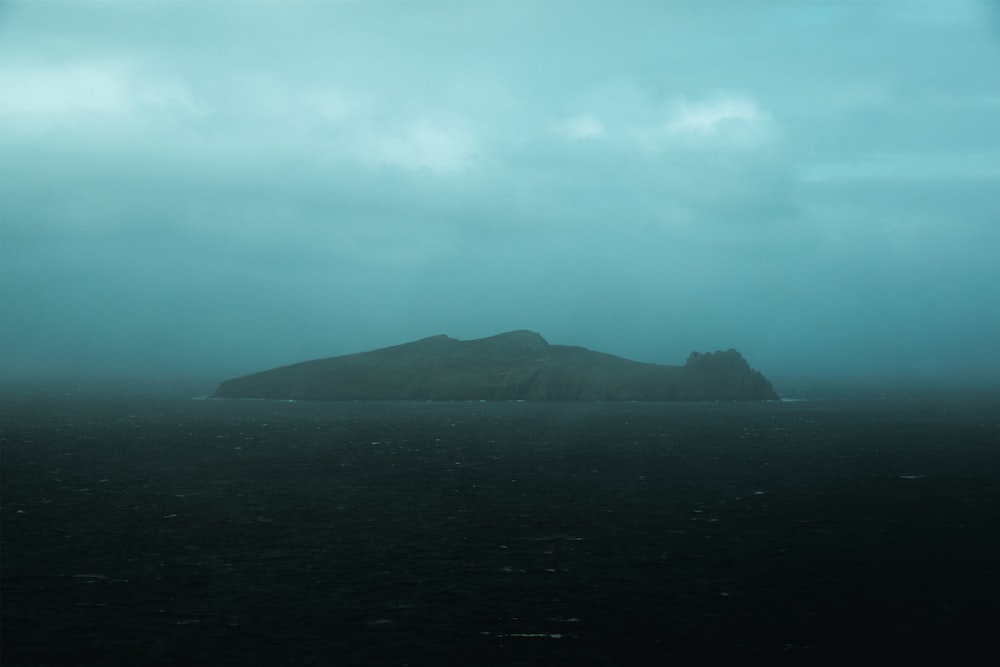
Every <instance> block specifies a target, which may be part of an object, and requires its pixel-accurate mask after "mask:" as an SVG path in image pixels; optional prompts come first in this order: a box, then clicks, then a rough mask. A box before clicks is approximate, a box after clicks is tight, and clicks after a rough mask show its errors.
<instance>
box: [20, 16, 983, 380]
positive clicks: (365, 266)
mask: <svg viewBox="0 0 1000 667" xmlns="http://www.w3.org/2000/svg"><path fill="white" fill-rule="evenodd" d="M997 72H1000V8H998V6H997V5H996V4H995V3H990V2H987V1H986V0H981V1H980V0H953V1H949V2H936V1H921V0H916V1H914V2H907V3H900V2H892V1H889V0H882V1H880V0H874V1H872V2H864V3H861V2H857V3H855V2H851V3H847V2H832V1H824V0H817V1H813V2H802V1H801V0H767V1H763V0H762V1H751V2H744V3H733V2H711V1H709V2H705V1H704V0H699V1H697V2H695V1H688V0H680V1H672V2H659V1H656V2H654V1H652V0H650V1H643V0H640V1H638V2H615V1H612V0H606V1H596V2H564V1H559V2H557V1H550V0H538V1H536V2H530V3H528V2H524V3H521V2H509V1H501V0H484V1H483V2H475V3H458V2H452V1H447V0H429V1H427V2H420V3H412V2H396V1H393V0H386V1H374V2H347V1H336V0H335V1H333V2H319V1H301V0H289V1H284V2H276V1H273V2H272V1H269V0H260V1H256V2H247V3H224V2H183V3H178V2H167V1H165V0H147V1H141V2H135V1H124V0H121V1H118V0H102V1H97V0H72V1H70V0H49V1H47V2H31V1H29V0H7V1H6V2H3V3H0V378H2V381H3V382H25V381H35V380H44V379H46V378H80V379H101V380H105V379H116V378H118V379H135V378H138V377H159V378H185V377H198V378H205V377H213V378H217V379H218V380H219V381H221V380H223V379H226V378H231V377H237V376H240V375H243V374H247V373H251V372H255V371H259V370H263V369H266V368H273V367H276V366H281V365H285V364H290V363H294V362H299V361H305V360H309V359H317V358H323V357H331V356H338V355H342V354H349V353H354V352H364V351H368V350H372V349H376V348H380V347H386V346H390V345H395V344H400V343H405V342H408V341H412V340H417V339H420V338H424V337H427V336H432V335H437V334H447V335H449V336H452V337H455V338H459V339H463V340H465V339H473V338H482V337H486V336H491V335H494V334H498V333H501V332H505V331H511V330H515V329H530V330H532V331H537V332H539V333H540V334H542V335H543V336H544V337H545V338H546V339H547V340H548V341H549V342H550V343H552V344H560V345H579V346H583V347H586V348H589V349H592V350H596V351H601V352H607V353H610V354H614V355H617V356H621V357H624V358H627V359H633V360H637V361H646V362H654V363H661V364H668V365H676V364H682V363H683V362H684V360H685V359H686V358H687V356H688V354H689V353H690V352H691V351H694V350H697V351H703V352H705V351H714V350H719V349H722V350H725V349H729V348H735V349H737V350H739V351H740V352H741V353H742V354H743V355H744V357H746V359H747V361H748V362H749V363H750V365H751V366H752V367H753V368H755V369H758V370H760V371H761V372H762V373H763V374H764V375H765V376H767V377H768V378H770V379H772V380H773V381H775V383H776V385H785V386H788V384H790V383H793V382H795V381H796V380H797V379H799V378H809V379H816V378H823V379H827V380H830V381H837V382H848V383H849V382H858V383H863V382H871V381H896V380H916V381H923V382H928V383H933V382H938V381H942V382H947V383H949V384H951V385H962V384H968V385H970V386H971V385H992V386H996V385H997V384H998V383H1000V352H998V349H997V341H1000V307H998V305H997V304H1000V196H998V195H997V193H998V192H1000V123H997V122H996V119H997V117H1000V78H998V76H997Z"/></svg>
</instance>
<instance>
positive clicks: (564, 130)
mask: <svg viewBox="0 0 1000 667" xmlns="http://www.w3.org/2000/svg"><path fill="white" fill-rule="evenodd" d="M556 131H557V132H559V134H561V135H563V136H565V137H567V138H569V139H597V138H599V137H600V136H602V135H603V134H604V123H602V122H601V120H600V119H599V118H597V117H596V116H593V115H591V114H581V115H579V116H573V117H571V118H567V119H566V120H564V121H562V122H560V123H559V124H558V125H557V126H556Z"/></svg>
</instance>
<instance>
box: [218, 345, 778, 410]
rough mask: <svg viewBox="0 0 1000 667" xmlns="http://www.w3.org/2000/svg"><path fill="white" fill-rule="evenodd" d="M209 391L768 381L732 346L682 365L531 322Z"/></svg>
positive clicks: (531, 394)
mask: <svg viewBox="0 0 1000 667" xmlns="http://www.w3.org/2000/svg"><path fill="white" fill-rule="evenodd" d="M213 398H263V399H277V400H302V401H350V400H370V401H380V400H381V401H428V400H429V401H472V400H486V401H512V400H524V401H764V400H776V399H778V394H777V393H776V392H775V391H774V388H773V387H772V386H771V383H770V382H769V381H768V380H767V378H765V377H764V376H763V375H761V374H760V373H759V372H758V371H755V370H753V369H752V368H750V365H749V364H748V363H747V362H746V360H745V359H744V358H743V356H742V355H740V353H739V352H737V351H736V350H726V351H719V352H710V353H705V354H702V353H699V352H693V353H691V356H690V357H688V360H687V363H686V364H685V365H684V366H665V365H661V364H648V363H641V362H638V361H631V360H628V359H623V358H622V357H616V356H613V355H610V354H604V353H602V352H594V351H592V350H588V349H586V348H582V347H573V346H568V345H550V344H549V343H548V342H547V341H546V340H545V339H544V338H542V336H541V335H539V334H537V333H535V332H533V331H524V330H521V331H510V332H507V333H502V334H499V335H496V336H490V337H488V338H479V339H476V340H464V341H463V340H457V339H455V338H449V337H448V336H444V335H441V336H432V337H430V338H424V339H421V340H417V341H413V342H410V343H404V344H402V345H395V346H393V347H386V348H381V349H378V350H372V351H371V352H361V353H358V354H348V355H343V356H339V357H330V358H327V359H316V360H313V361H304V362H302V363H298V364H292V365H290V366H282V367H280V368H274V369H271V370H267V371H262V372H260V373H253V374H251V375H246V376H244V377H240V378H235V379H232V380H226V381H225V382H223V383H222V384H220V385H219V388H218V389H217V390H216V391H215V394H214V395H213Z"/></svg>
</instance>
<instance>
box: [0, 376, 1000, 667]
mask: <svg viewBox="0 0 1000 667" xmlns="http://www.w3.org/2000/svg"><path fill="white" fill-rule="evenodd" d="M0 455H2V458H0V500H2V511H0V522H2V525H0V529H2V532H0V558H2V561H0V567H2V581H0V583H2V588H0V612H2V618H0V622H2V625H0V633H2V634H0V638H2V645H0V660H2V664H3V665H4V667H14V666H20V665H251V664H261V665H293V666H297V665H667V664H705V663H709V662H716V661H718V660H724V661H727V663H728V664H736V665H738V664H775V663H782V664H803V665H806V664H843V662H844V661H845V660H852V661H855V662H861V663H862V664H873V663H880V664H890V663H891V664H902V662H901V661H908V660H909V661H912V660H919V661H922V662H934V663H938V664H949V665H990V664H997V663H996V661H997V658H998V656H1000V642H998V640H997V639H996V629H997V628H998V627H1000V406H998V405H997V404H996V403H995V402H994V401H992V400H990V399H988V398H981V399H974V398H973V399H967V400H962V401H958V400H950V401H931V400H904V399H882V400H864V401H859V400H836V401H802V402H771V403H755V404H725V403H704V404H641V403H625V404H599V403H598V404H531V403H287V402H269V401H219V400H190V399H179V398H158V397H153V396H118V397H110V396H104V397H86V396H82V395H75V394H70V395H48V394H36V395H33V396H25V397H21V398H17V397H10V396H8V397H7V398H6V399H5V401H4V403H3V412H2V441H0Z"/></svg>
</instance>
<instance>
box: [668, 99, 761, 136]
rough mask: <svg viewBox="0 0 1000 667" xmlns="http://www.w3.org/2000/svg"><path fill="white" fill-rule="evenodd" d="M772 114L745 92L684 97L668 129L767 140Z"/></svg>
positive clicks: (674, 110)
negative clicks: (707, 97)
mask: <svg viewBox="0 0 1000 667" xmlns="http://www.w3.org/2000/svg"><path fill="white" fill-rule="evenodd" d="M770 124H771V123H770V116H769V114H768V113H767V112H765V111H764V110H763V109H761V108H760V106H759V105H758V104H757V102H756V101H754V100H753V99H752V98H750V97H747V96H741V95H719V96H715V97H712V98H709V99H705V100H700V101H690V100H687V99H681V100H679V101H678V102H676V103H674V104H673V105H672V109H671V113H670V118H669V119H668V121H667V124H666V129H667V131H668V132H669V133H670V134H675V135H680V136H685V137H694V138H715V139H718V138H721V139H724V140H726V141H729V142H732V143H734V144H740V145H746V144H757V143H761V142H764V141H765V140H766V139H767V138H768V135H769V130H770Z"/></svg>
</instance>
